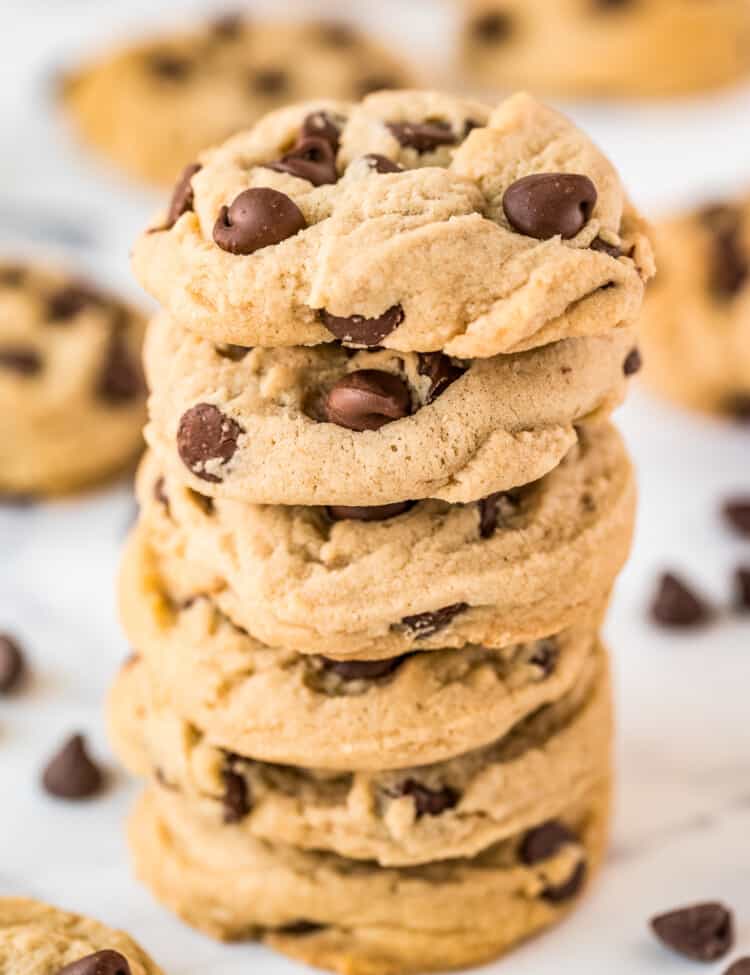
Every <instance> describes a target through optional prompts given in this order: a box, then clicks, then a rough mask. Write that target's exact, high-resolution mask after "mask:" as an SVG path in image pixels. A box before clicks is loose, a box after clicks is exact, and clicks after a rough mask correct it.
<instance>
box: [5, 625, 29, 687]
mask: <svg viewBox="0 0 750 975" xmlns="http://www.w3.org/2000/svg"><path fill="white" fill-rule="evenodd" d="M25 669H26V667H25V664H24V659H23V654H22V653H21V647H20V646H19V644H18V643H17V641H16V640H14V639H13V637H11V636H8V634H7V633H0V694H8V693H9V692H10V691H14V690H15V689H16V688H17V687H18V685H19V684H20V683H21V679H22V677H23V674H24V670H25Z"/></svg>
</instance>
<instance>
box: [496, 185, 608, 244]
mask: <svg viewBox="0 0 750 975" xmlns="http://www.w3.org/2000/svg"><path fill="white" fill-rule="evenodd" d="M596 200H597V192H596V187H595V186H594V184H593V183H592V182H591V180H590V179H589V178H588V176H581V175H578V174H576V173H536V174H535V175H533V176H524V177H523V179H519V180H517V181H516V182H515V183H512V184H511V185H510V186H509V187H508V189H507V190H506V191H505V194H504V196H503V210H504V212H505V216H506V217H507V219H508V223H510V225H511V227H513V229H514V230H517V231H518V232H519V233H521V234H524V235H525V236H527V237H534V238H535V239H537V240H549V239H550V238H552V237H557V236H558V235H559V236H561V237H562V238H563V239H565V240H567V239H569V238H571V237H575V236H576V234H577V233H579V232H580V231H581V230H582V229H583V228H584V227H585V226H586V224H587V223H588V221H589V220H590V218H591V214H592V212H593V210H594V207H595V206H596Z"/></svg>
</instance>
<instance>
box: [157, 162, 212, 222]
mask: <svg viewBox="0 0 750 975" xmlns="http://www.w3.org/2000/svg"><path fill="white" fill-rule="evenodd" d="M202 168H203V167H202V166H201V165H200V163H190V165H189V166H186V167H185V168H184V169H183V171H182V175H181V176H180V178H179V179H178V180H177V183H176V184H175V188H174V190H173V191H172V199H171V200H170V202H169V210H168V211H167V221H166V223H165V224H164V226H163V227H162V228H160V229H162V230H171V229H172V227H174V225H175V224H176V223H177V221H178V220H179V219H180V217H181V216H182V215H183V213H192V211H193V207H194V205H195V193H194V192H193V182H192V181H193V176H195V174H196V173H199V172H200V171H201V169H202Z"/></svg>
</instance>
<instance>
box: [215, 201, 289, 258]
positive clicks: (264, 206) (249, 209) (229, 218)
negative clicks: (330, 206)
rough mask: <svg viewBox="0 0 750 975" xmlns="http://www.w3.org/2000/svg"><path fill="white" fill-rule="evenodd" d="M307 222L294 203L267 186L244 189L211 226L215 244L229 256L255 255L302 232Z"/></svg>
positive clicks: (220, 212)
mask: <svg viewBox="0 0 750 975" xmlns="http://www.w3.org/2000/svg"><path fill="white" fill-rule="evenodd" d="M306 226H307V222H306V221H305V218H304V217H303V215H302V211H301V210H300V209H299V207H298V206H297V204H296V203H294V201H293V200H290V199H289V197H288V196H287V195H286V194H285V193H279V192H278V190H272V189H270V188H269V187H256V188H255V189H251V190H244V191H243V192H242V193H240V194H239V196H238V197H237V198H236V199H235V200H234V202H233V203H232V204H231V206H228V207H227V206H223V207H222V208H221V210H220V211H219V216H218V218H217V220H216V223H215V224H214V241H215V242H216V243H217V244H218V245H219V247H221V249H222V250H225V251H228V252H229V253H230V254H254V253H255V251H257V250H260V249H261V248H262V247H270V246H271V245H272V244H280V243H281V241H282V240H287V239H288V238H289V237H294V235H295V234H298V233H299V232H300V230H304V229H305V227H306Z"/></svg>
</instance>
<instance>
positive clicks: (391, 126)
mask: <svg viewBox="0 0 750 975" xmlns="http://www.w3.org/2000/svg"><path fill="white" fill-rule="evenodd" d="M387 128H388V130H389V131H390V133H391V135H393V136H394V137H395V138H396V140H397V141H398V143H399V145H401V146H403V147H404V148H409V149H416V151H417V152H418V153H419V154H420V155H422V153H425V152H432V151H433V150H434V149H437V148H438V147H439V146H454V145H455V144H456V142H457V141H458V140H457V139H456V135H455V133H454V131H453V129H452V128H451V127H450V125H449V124H448V123H447V122H422V123H419V122H389V123H388V125H387Z"/></svg>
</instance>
